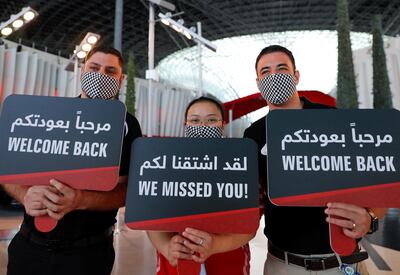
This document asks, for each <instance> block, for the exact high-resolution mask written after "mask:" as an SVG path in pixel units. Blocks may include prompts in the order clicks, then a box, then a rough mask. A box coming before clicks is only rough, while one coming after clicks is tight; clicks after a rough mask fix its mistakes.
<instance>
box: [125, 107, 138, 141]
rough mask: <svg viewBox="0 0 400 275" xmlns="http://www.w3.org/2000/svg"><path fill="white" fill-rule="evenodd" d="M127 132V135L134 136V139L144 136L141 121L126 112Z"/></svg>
mask: <svg viewBox="0 0 400 275" xmlns="http://www.w3.org/2000/svg"><path fill="white" fill-rule="evenodd" d="M125 131H126V135H133V136H134V138H136V137H141V136H142V130H141V128H140V124H139V121H138V120H137V118H136V117H135V116H133V115H131V114H130V113H128V112H126V116H125Z"/></svg>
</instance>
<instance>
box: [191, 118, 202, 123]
mask: <svg viewBox="0 0 400 275" xmlns="http://www.w3.org/2000/svg"><path fill="white" fill-rule="evenodd" d="M188 122H189V123H190V124H199V123H200V119H198V118H192V119H189V120H188Z"/></svg>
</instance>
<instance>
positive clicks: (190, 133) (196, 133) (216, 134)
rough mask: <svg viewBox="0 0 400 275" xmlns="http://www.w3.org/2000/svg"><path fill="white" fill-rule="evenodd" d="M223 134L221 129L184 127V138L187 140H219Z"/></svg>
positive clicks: (201, 126) (203, 126)
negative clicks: (187, 138)
mask: <svg viewBox="0 0 400 275" xmlns="http://www.w3.org/2000/svg"><path fill="white" fill-rule="evenodd" d="M223 134H224V131H223V130H222V128H221V127H215V126H205V125H200V126H193V125H186V127H185V137H189V138H221V137H222V136H223Z"/></svg>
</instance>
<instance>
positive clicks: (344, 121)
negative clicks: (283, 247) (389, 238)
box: [267, 110, 400, 255]
mask: <svg viewBox="0 0 400 275" xmlns="http://www.w3.org/2000/svg"><path fill="white" fill-rule="evenodd" d="M396 117H397V118H398V117H399V112H398V111H396V110H318V111H313V110H301V111H297V110H285V111H284V112H283V111H279V110H277V111H273V112H271V113H270V114H269V115H268V118H267V121H268V122H267V133H270V134H268V135H267V148H268V155H267V157H268V182H269V184H268V187H269V197H270V200H271V201H272V202H273V203H274V204H277V205H282V206H283V205H286V206H328V208H327V209H326V210H325V213H326V214H328V215H329V217H328V218H327V222H329V223H330V225H331V228H330V229H331V246H332V248H333V249H334V250H335V251H336V252H338V253H339V254H344V255H346V254H350V253H351V252H353V251H354V249H355V241H354V240H355V239H357V238H361V237H363V236H364V235H365V234H367V233H368V232H370V231H371V228H372V226H371V224H372V225H373V222H374V217H373V216H375V215H376V216H382V215H383V214H384V212H385V209H374V211H372V210H371V209H370V208H372V207H400V204H399V200H398V198H399V196H400V173H399V169H400V161H399V157H398V156H399V149H400V143H399V137H400V130H399V128H398V127H391V125H390V121H393V120H396ZM283 121H284V122H283ZM371 122H373V123H371ZM374 212H375V213H374ZM332 225H336V226H338V227H339V228H338V227H334V226H332ZM332 230H333V231H334V232H335V234H333V233H332ZM375 230H376V229H375ZM372 231H373V230H372ZM341 232H343V233H342V234H344V235H345V236H347V237H349V238H351V239H350V241H351V240H352V241H351V242H352V243H353V244H352V245H348V243H347V244H346V238H343V237H344V236H342V241H338V239H337V238H338V237H340V236H338V235H336V234H337V233H341ZM348 241H349V239H347V242H348Z"/></svg>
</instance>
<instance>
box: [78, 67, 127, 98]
mask: <svg viewBox="0 0 400 275" xmlns="http://www.w3.org/2000/svg"><path fill="white" fill-rule="evenodd" d="M81 86H82V90H83V91H84V92H85V93H86V94H87V96H88V97H89V98H100V99H111V98H113V97H114V96H115V95H116V94H117V93H118V89H119V83H118V80H116V79H115V78H114V77H111V76H108V75H105V74H102V73H98V72H84V73H83V74H82V77H81Z"/></svg>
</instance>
